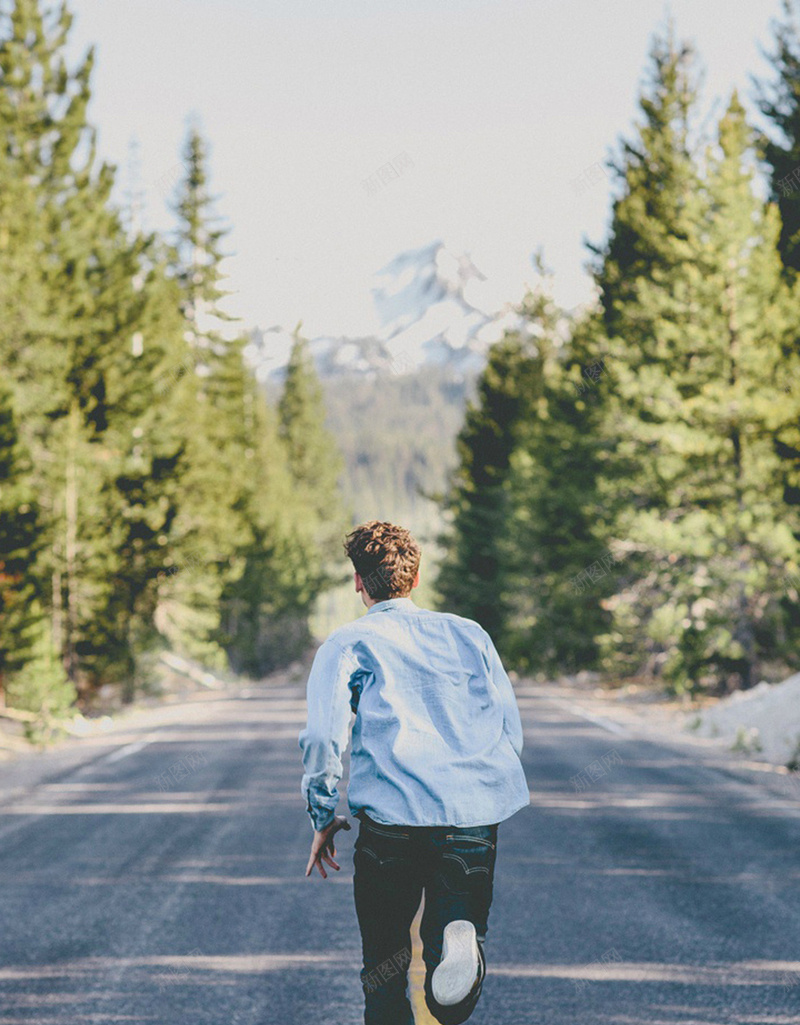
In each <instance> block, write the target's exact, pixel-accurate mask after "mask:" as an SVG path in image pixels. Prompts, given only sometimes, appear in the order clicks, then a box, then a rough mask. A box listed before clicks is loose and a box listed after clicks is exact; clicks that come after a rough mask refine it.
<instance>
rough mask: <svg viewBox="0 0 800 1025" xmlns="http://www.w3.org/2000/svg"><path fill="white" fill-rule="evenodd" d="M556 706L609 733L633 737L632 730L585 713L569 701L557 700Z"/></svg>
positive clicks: (609, 720)
mask: <svg viewBox="0 0 800 1025" xmlns="http://www.w3.org/2000/svg"><path fill="white" fill-rule="evenodd" d="M556 704H557V705H560V706H561V707H562V708H565V709H566V710H567V711H568V712H572V714H573V715H577V716H579V717H580V718H581V719H586V720H587V721H588V722H591V723H594V724H595V726H599V727H600V728H601V729H603V730H606V731H607V732H608V733H616V734H617V735H618V736H620V737H631V736H633V734H632V733H631V732H630V730H628V729H626V728H625V727H624V726H620V724H619V723H618V722H613V721H612V720H611V719H601V718H600V716H599V715H592V713H591V712H585V711H584V710H583V709H582V708H579V707H578V706H577V705H571V704H569V702H567V701H560V700H558V699H556Z"/></svg>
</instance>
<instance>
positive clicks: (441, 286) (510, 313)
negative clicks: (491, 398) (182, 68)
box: [250, 240, 524, 381]
mask: <svg viewBox="0 0 800 1025" xmlns="http://www.w3.org/2000/svg"><path fill="white" fill-rule="evenodd" d="M486 280H487V279H486V276H485V275H484V274H483V273H482V271H480V270H479V269H478V267H476V266H475V264H474V263H473V262H472V259H471V258H470V256H469V254H468V253H462V254H460V255H458V254H455V253H453V252H452V251H451V250H449V249H448V248H447V246H446V245H445V244H444V243H443V242H441V241H438V240H437V241H436V242H432V243H431V244H430V245H427V246H424V247H423V248H421V249H414V250H409V251H407V252H404V253H399V254H398V255H397V256H395V257H394V258H393V259H392V260H391V261H390V262H389V263H388V264H387V265H386V266H385V267H383V268H382V269H381V270H380V271H378V272H377V273H376V275H375V286H374V287H373V288H372V297H373V301H374V303H375V308H376V312H377V314H378V318H379V321H380V325H381V327H380V330H379V331H378V332H377V333H376V335H375V336H372V337H368V338H347V337H340V338H334V337H328V336H320V337H317V338H314V339H311V341H310V342H309V353H310V355H311V356H312V358H313V360H314V364H315V366H316V369H317V373H318V374H319V375H320V377H330V376H336V375H340V374H354V373H355V374H358V373H364V374H375V373H381V372H386V373H394V374H400V375H402V374H406V373H416V372H418V371H419V370H420V369H421V368H423V367H424V366H426V365H431V364H433V365H437V366H440V367H445V368H447V369H448V370H451V371H452V373H453V374H454V375H457V376H459V377H471V376H473V375H474V374H476V373H478V372H479V371H480V370H481V368H482V367H483V365H484V362H485V359H486V353H487V350H488V349H489V346H490V345H492V344H493V343H494V342H496V341H498V340H499V339H500V338H502V337H503V333H504V332H505V331H511V330H515V329H522V328H523V327H524V324H523V321H522V318H521V317H520V316H519V314H517V313H516V311H515V310H514V309H513V307H512V306H511V305H510V304H507V305H506V306H504V307H503V308H501V309H499V310H498V309H494V308H492V304H491V302H490V300H489V290H488V289H486V288H484V287H482V286H484V284H485V282H486ZM291 347H292V334H291V332H290V331H287V330H286V329H285V328H283V327H281V326H280V325H275V326H274V327H271V328H267V329H266V330H262V329H256V330H255V331H254V332H253V335H252V344H251V347H250V356H251V359H252V361H253V363H254V365H256V367H257V369H258V373H259V376H260V377H262V378H268V379H271V380H273V381H280V380H282V378H283V376H284V374H285V369H286V364H287V362H288V359H289V354H290V352H291Z"/></svg>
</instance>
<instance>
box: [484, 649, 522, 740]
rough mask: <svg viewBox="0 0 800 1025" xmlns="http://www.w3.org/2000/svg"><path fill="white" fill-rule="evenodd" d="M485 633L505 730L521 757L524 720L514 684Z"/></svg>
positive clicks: (490, 667) (491, 670)
mask: <svg viewBox="0 0 800 1025" xmlns="http://www.w3.org/2000/svg"><path fill="white" fill-rule="evenodd" d="M483 633H484V640H485V643H486V659H487V661H488V664H489V672H490V673H491V677H492V681H493V682H494V685H495V686H496V687H497V690H498V691H499V693H500V700H501V701H502V704H503V729H504V730H505V732H506V734H507V736H508V739H509V740H510V741H511V746H512V747H513V748H514V750H515V751H516V753H517V756H519V755H521V754H522V719H521V717H520V714H519V705H517V696H516V694H515V693H514V687H513V684H512V683H511V680H509V678H508V673H507V672H506V671H505V669H504V668H503V663H502V662H501V661H500V656H499V655H498V653H497V648H495V646H494V641H493V640H492V638H491V637H490V636H489V634H488V633H487V632H486V630H484V631H483Z"/></svg>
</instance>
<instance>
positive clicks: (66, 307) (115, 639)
mask: <svg viewBox="0 0 800 1025" xmlns="http://www.w3.org/2000/svg"><path fill="white" fill-rule="evenodd" d="M70 27H71V17H70V15H69V14H68V12H67V10H66V8H65V7H64V6H62V7H60V8H59V9H58V11H56V12H55V13H53V12H51V11H49V10H48V9H46V8H42V7H40V5H39V4H38V3H36V2H34V0H18V2H17V3H16V4H15V5H14V7H13V9H12V11H11V14H10V15H9V16H8V17H7V18H6V20H5V21H4V23H3V35H2V41H0V73H2V77H3V81H4V89H3V91H2V96H1V98H0V117H2V120H3V124H4V130H5V132H6V140H7V145H6V147H5V150H4V154H3V157H2V158H0V174H2V175H3V178H4V180H8V181H10V182H12V183H16V184H15V185H12V191H11V194H12V196H13V197H14V199H15V201H18V202H19V204H20V207H21V208H22V209H23V211H24V213H25V214H26V215H28V216H27V217H26V223H25V225H24V231H22V230H20V222H19V217H18V213H17V211H15V209H14V208H12V206H11V205H10V204H9V203H7V202H4V203H2V204H0V216H2V219H3V220H2V224H0V240H3V241H5V249H4V252H3V255H2V256H0V260H4V261H7V263H8V264H9V265H12V266H15V267H18V268H19V269H20V270H19V272H18V273H16V277H15V279H14V280H13V284H12V285H11V287H10V288H9V289H8V290H7V291H5V292H4V296H3V303H4V309H5V312H6V313H7V314H8V319H7V320H6V321H4V324H3V326H2V328H0V356H2V358H3V360H4V362H5V364H6V366H7V367H8V369H9V372H10V374H11V375H12V377H13V379H14V380H15V382H16V383H17V393H18V395H19V396H20V402H19V409H20V422H21V423H22V425H23V427H24V431H25V441H26V445H27V447H28V449H29V451H30V452H31V457H32V466H33V468H34V471H33V473H34V486H35V489H36V493H37V495H38V497H39V503H40V507H41V512H42V525H43V534H44V537H45V539H46V541H47V545H46V547H45V548H44V549H43V550H42V553H41V555H40V558H39V559H38V561H37V565H36V574H37V576H38V578H39V580H40V583H41V584H42V588H41V590H42V595H43V596H44V595H46V598H45V597H43V601H44V602H45V608H46V610H47V613H48V616H49V618H50V621H51V633H52V643H53V645H54V646H55V648H56V650H57V651H58V652H59V653H60V656H61V658H62V661H63V664H64V667H65V669H66V672H67V673H68V675H69V677H70V679H71V681H72V682H73V683H75V684H77V685H78V687H79V689H80V690H81V691H82V692H83V693H84V694H87V695H88V693H89V692H90V690H91V689H92V688H93V687H94V686H96V685H97V684H98V683H99V682H101V681H107V680H109V679H113V680H115V681H126V683H127V680H128V676H129V673H130V670H131V665H132V661H133V643H134V641H133V638H132V625H133V622H134V619H135V617H136V615H137V614H138V612H139V609H140V606H141V602H140V598H141V595H142V591H143V589H144V590H146V589H148V588H150V590H152V583H151V582H149V576H150V572H148V573H145V574H142V573H138V571H135V570H134V566H133V564H134V563H137V564H139V565H141V563H142V558H143V553H142V551H141V550H140V545H141V543H142V542H143V539H142V538H138V539H136V543H135V545H134V547H136V548H137V551H136V553H135V554H134V553H133V551H132V548H131V547H130V546H127V547H126V537H128V538H129V539H130V540H132V541H133V540H134V539H133V538H132V537H131V536H130V530H131V521H132V520H133V519H135V518H136V517H137V516H139V518H140V520H142V519H145V518H149V519H150V520H151V521H152V525H153V526H154V527H156V528H158V524H157V521H158V518H159V516H160V515H161V513H162V512H163V499H164V496H163V495H161V494H157V495H156V494H153V493H152V491H151V493H150V499H151V501H150V503H149V504H148V507H147V509H146V510H143V509H141V503H140V500H139V499H137V500H136V501H135V502H134V503H133V504H131V502H130V501H129V497H130V495H131V494H132V493H133V491H135V490H136V488H137V487H140V488H144V489H145V490H146V489H147V488H149V487H150V486H151V482H152V480H153V479H157V478H158V474H157V473H155V474H154V472H153V471H154V467H158V465H160V463H161V461H163V460H165V459H166V461H167V463H170V462H172V463H173V465H174V460H175V458H176V454H177V450H178V443H177V442H174V440H170V438H169V434H168V432H166V431H165V430H164V423H162V421H161V413H160V408H159V407H158V405H157V404H156V403H155V402H154V401H153V400H154V387H155V382H156V377H157V373H158V372H159V367H160V365H161V364H162V363H164V362H166V363H169V362H170V361H171V358H172V355H171V352H170V349H171V347H172V346H174V344H175V338H174V336H169V335H167V336H163V335H161V334H159V335H157V336H156V337H153V335H151V334H150V333H149V329H148V326H147V322H146V321H147V314H146V312H145V311H146V310H147V309H148V308H149V307H150V305H151V304H152V297H151V295H150V291H149V287H148V286H149V285H150V284H151V283H152V280H153V275H152V274H149V273H148V271H147V264H148V261H149V260H150V259H151V254H150V250H151V249H152V240H150V242H148V240H145V239H134V240H128V239H127V238H126V236H125V231H124V229H123V227H122V224H121V222H120V218H119V215H118V214H117V212H116V211H115V210H114V209H113V208H112V206H111V203H110V194H111V189H112V187H113V183H114V169H113V168H112V167H110V166H108V165H106V164H103V165H102V166H100V167H97V166H96V161H95V135H94V132H93V130H92V129H91V127H90V126H89V124H88V123H87V121H86V108H87V104H88V102H89V97H90V77H91V71H92V65H93V54H92V51H89V53H88V54H87V56H86V57H85V58H84V60H83V61H82V62H81V63H80V64H79V66H78V68H77V70H76V71H74V72H70V71H69V70H68V68H67V65H66V60H65V56H64V51H65V48H66V44H67V38H68V35H69V31H70ZM21 183H24V186H23V184H21ZM25 186H27V189H26V187H25ZM31 215H32V216H31ZM156 277H163V269H162V270H161V271H160V272H159V273H158V274H157V275H156ZM23 288H24V290H23ZM142 349H144V351H146V353H147V355H146V357H145V358H144V359H139V358H138V357H139V354H140V352H141V350H142ZM137 506H139V507H140V513H141V516H140V515H139V513H137V512H136V509H135V507H137ZM167 518H168V516H167ZM162 525H163V524H162ZM134 533H135V530H134ZM156 534H159V535H160V531H159V530H158V529H156V533H154V535H153V538H152V539H151V541H152V543H151V544H150V546H149V555H148V556H147V561H148V562H149V565H150V567H151V570H154V568H155V564H157V562H158V561H159V558H160V555H159V553H158V548H159V547H160V544H159V542H158V541H157V540H155V538H156ZM45 581H46V583H47V586H46V587H45ZM121 581H125V582H126V587H125V588H124V589H123V588H121V587H120V582H121Z"/></svg>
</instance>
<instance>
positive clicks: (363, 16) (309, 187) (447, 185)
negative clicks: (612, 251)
mask: <svg viewBox="0 0 800 1025" xmlns="http://www.w3.org/2000/svg"><path fill="white" fill-rule="evenodd" d="M70 6H71V9H72V10H73V12H74V13H75V16H76V18H75V27H74V32H73V44H72V45H73V49H75V52H79V51H82V50H83V48H84V47H85V46H86V45H88V44H89V43H92V42H93V43H95V44H96V46H97V64H96V68H95V74H94V78H93V92H94V97H93V100H92V104H91V107H90V118H91V120H92V122H93V123H94V124H95V125H96V126H97V127H98V129H99V146H100V153H101V156H102V157H104V158H106V159H108V160H110V161H112V162H113V163H116V164H117V165H118V166H119V169H120V177H121V179H122V180H121V185H122V186H124V185H125V179H126V177H127V171H126V168H127V164H128V151H129V143H130V140H131V139H132V138H134V137H135V138H136V139H137V140H138V143H139V146H140V156H141V175H140V177H141V183H142V185H143V187H144V188H146V189H147V192H148V213H147V220H146V224H147V226H148V227H150V228H166V227H168V226H169V225H170V224H171V220H170V217H169V214H168V213H167V211H166V207H165V201H164V195H163V194H164V192H165V188H166V184H167V183H168V182H169V181H170V180H171V179H172V178H173V176H174V174H175V171H176V165H177V163H178V160H179V155H180V148H181V146H182V142H183V139H184V135H185V130H186V123H187V117H188V116H189V115H190V114H191V113H192V112H196V113H197V114H198V115H199V118H200V123H201V127H202V130H203V132H204V134H205V135H206V137H207V138H208V140H209V142H210V145H211V172H212V185H213V188H214V191H215V192H216V193H217V194H219V196H220V200H219V203H218V205H217V208H218V211H219V212H220V213H221V214H222V215H223V216H224V217H225V218H226V220H227V222H228V223H229V225H230V226H231V228H232V232H231V234H230V235H229V236H228V239H227V245H228V248H229V250H230V251H232V252H233V253H234V254H235V255H234V256H232V257H231V259H230V260H228V261H227V268H226V269H227V271H228V273H229V275H230V281H229V285H228V287H229V288H231V289H234V290H235V292H236V294H235V295H233V296H231V297H230V299H229V300H228V309H229V310H230V311H231V312H232V313H235V314H238V315H239V316H241V317H242V318H243V326H247V327H249V326H252V325H255V324H259V325H261V326H262V327H269V326H271V325H273V324H276V323H280V324H282V325H284V326H285V327H289V328H291V327H293V326H294V325H295V324H296V323H297V322H298V321H299V320H301V319H302V321H303V333H304V334H305V335H306V336H308V337H313V336H315V335H320V334H340V333H342V334H368V333H372V332H373V331H375V330H376V329H377V327H378V322H377V318H376V315H375V312H374V309H373V305H372V299H371V295H370V288H371V287H372V286H373V285H374V283H375V282H374V281H373V275H374V273H375V272H376V271H378V270H379V269H380V268H381V267H383V266H384V265H385V264H386V263H388V261H389V260H390V259H391V258H392V257H393V256H394V255H395V254H396V253H398V252H401V251H403V250H406V249H412V248H418V247H421V246H424V245H427V244H428V243H431V242H433V241H435V240H436V239H442V240H443V241H444V242H445V243H446V245H447V246H448V248H449V249H450V250H451V251H454V252H457V253H459V252H464V251H468V252H469V253H471V256H472V259H473V262H474V263H475V265H476V266H477V267H478V268H479V269H480V270H481V271H482V273H483V274H484V275H485V276H486V278H487V287H489V288H491V291H492V294H493V295H495V296H496V300H497V305H498V307H499V306H500V305H501V304H502V303H504V302H516V301H518V300H519V299H520V298H521V297H522V295H523V293H524V291H525V285H526V282H532V281H533V280H534V274H533V270H532V267H531V262H530V255H531V253H532V252H533V251H534V250H535V249H537V248H539V247H542V248H543V250H544V255H545V260H546V262H547V263H548V264H549V265H550V267H551V268H552V269H553V271H554V273H555V288H556V298H557V299H558V300H559V301H560V302H562V303H563V305H564V306H567V307H570V306H574V305H576V304H578V303H580V302H583V301H585V300H587V299H588V298H589V296H590V281H589V278H588V275H587V273H586V270H585V264H586V261H587V258H588V253H587V251H586V249H585V246H584V240H585V239H586V238H589V239H590V240H592V241H600V240H601V239H602V238H603V234H604V229H605V225H606V222H607V217H608V211H609V203H610V194H609V182H608V181H607V180H606V179H605V178H604V177H601V180H598V181H597V182H596V183H594V184H591V186H590V187H589V188H587V189H586V190H585V191H583V192H582V193H580V194H578V192H577V191H576V190H575V188H574V186H573V185H572V182H573V181H574V179H576V178H577V177H578V176H579V175H580V174H581V173H582V172H583V171H584V170H585V169H586V168H588V167H590V166H591V165H594V164H595V163H596V162H598V161H602V160H603V159H604V158H605V157H606V156H607V155H608V153H609V151H610V148H611V147H613V146H614V144H615V143H616V142H617V140H618V139H619V137H620V135H622V134H624V135H630V132H631V123H632V119H633V117H634V116H635V115H636V97H637V95H638V91H639V86H640V83H641V79H642V73H643V71H644V69H645V65H646V59H647V57H646V55H647V52H648V49H649V40H650V36H651V34H652V32H653V31H654V30H655V29H656V28H657V27H658V26H659V25H660V24H662V23H663V20H664V17H665V14H666V11H667V9H668V8H667V5H666V4H664V3H663V2H662V0H491V2H478V0H425V2H419V0H283V2H277V0H72V2H71V5H70ZM669 9H670V10H671V11H672V13H673V15H674V17H675V20H676V23H677V28H678V32H679V34H680V35H681V36H683V37H688V38H689V39H691V40H693V41H694V43H695V44H696V46H697V48H698V50H699V53H700V58H701V61H702V66H703V67H704V68H705V69H706V75H705V86H704V90H703V105H704V106H703V109H704V111H705V112H707V111H708V110H709V109H710V108H711V105H712V104H713V102H714V101H715V100H716V99H717V98H719V99H720V104H721V103H722V102H723V101H724V102H725V103H727V98H728V96H729V94H730V91H731V90H732V88H734V87H738V89H739V92H740V97H741V98H742V100H743V102H744V103H745V106H746V107H747V108H748V110H750V111H751V113H752V114H753V115H755V106H754V103H753V99H752V94H753V90H752V87H751V84H750V79H749V75H750V74H751V73H756V74H758V75H760V76H763V74H764V73H765V72H767V71H768V66H767V64H766V62H765V61H764V60H763V58H762V57H761V54H760V51H759V44H761V46H766V47H767V48H769V49H771V48H772V44H771V33H770V30H769V26H770V21H771V19H772V18H773V17H775V16H777V15H778V14H779V10H780V5H779V2H778V0H672V3H671V4H670V5H669ZM721 109H722V108H721V106H720V107H718V108H717V111H716V114H719V113H721ZM715 116H716V115H715ZM397 157H401V162H400V163H398V164H397V166H398V168H399V169H400V170H399V173H398V174H397V175H396V176H394V177H393V178H391V180H386V181H385V182H382V181H381V180H380V178H377V177H375V178H372V187H371V188H370V190H368V189H367V188H365V185H364V182H365V180H368V179H370V178H371V176H376V175H377V174H378V172H379V169H381V168H384V169H386V165H387V164H389V163H390V162H393V161H395V158H397ZM403 164H404V165H405V166H402V165H403ZM388 173H390V172H387V170H384V171H383V172H382V174H383V175H384V177H388Z"/></svg>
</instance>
